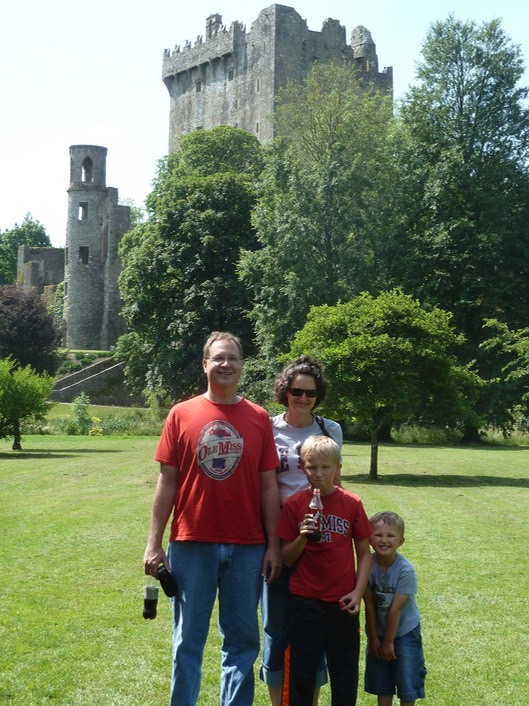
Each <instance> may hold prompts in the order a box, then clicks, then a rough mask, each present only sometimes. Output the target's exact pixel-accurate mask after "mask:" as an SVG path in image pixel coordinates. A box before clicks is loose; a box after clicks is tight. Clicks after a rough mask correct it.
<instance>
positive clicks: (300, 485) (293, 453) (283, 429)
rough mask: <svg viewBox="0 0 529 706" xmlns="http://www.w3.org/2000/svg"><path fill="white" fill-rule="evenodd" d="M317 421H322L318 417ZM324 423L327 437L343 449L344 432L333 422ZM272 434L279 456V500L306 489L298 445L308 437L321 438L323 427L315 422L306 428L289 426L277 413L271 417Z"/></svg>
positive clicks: (306, 483)
mask: <svg viewBox="0 0 529 706" xmlns="http://www.w3.org/2000/svg"><path fill="white" fill-rule="evenodd" d="M320 419H322V418H321V417H320ZM323 424H324V427H325V431H326V432H327V434H328V435H329V436H330V437H332V438H333V439H334V440H335V441H336V443H337V444H338V445H339V447H340V449H341V448H342V443H343V433H342V428H341V426H340V425H339V424H338V423H337V422H333V421H332V419H323ZM272 431H273V433H274V441H275V442H276V448H277V453H278V454H279V461H280V466H279V473H278V475H277V483H278V486H279V495H280V496H281V498H282V499H284V498H287V497H289V496H290V495H293V494H294V493H297V492H298V490H303V489H304V488H308V487H309V482H308V480H307V476H306V475H305V474H304V472H303V469H302V467H301V460H300V458H299V450H300V448H301V445H302V444H303V442H304V441H305V439H307V438H308V437H309V436H313V435H316V436H321V435H322V434H323V431H322V428H321V427H320V425H319V424H318V422H317V421H316V419H314V420H313V422H312V424H311V425H310V426H308V427H302V428H301V429H300V428H299V427H292V426H290V424H287V422H286V421H285V414H284V413H283V414H278V415H277V416H276V417H272Z"/></svg>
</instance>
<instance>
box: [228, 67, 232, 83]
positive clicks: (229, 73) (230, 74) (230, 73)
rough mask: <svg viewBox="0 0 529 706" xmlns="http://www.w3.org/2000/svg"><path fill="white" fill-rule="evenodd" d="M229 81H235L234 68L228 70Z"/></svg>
mask: <svg viewBox="0 0 529 706" xmlns="http://www.w3.org/2000/svg"><path fill="white" fill-rule="evenodd" d="M228 81H233V69H230V70H229V71H228Z"/></svg>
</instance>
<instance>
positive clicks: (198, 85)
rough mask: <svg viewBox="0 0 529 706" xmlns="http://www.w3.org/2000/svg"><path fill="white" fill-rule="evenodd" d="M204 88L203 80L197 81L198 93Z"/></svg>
mask: <svg viewBox="0 0 529 706" xmlns="http://www.w3.org/2000/svg"><path fill="white" fill-rule="evenodd" d="M201 90H202V81H195V91H196V93H200V91H201Z"/></svg>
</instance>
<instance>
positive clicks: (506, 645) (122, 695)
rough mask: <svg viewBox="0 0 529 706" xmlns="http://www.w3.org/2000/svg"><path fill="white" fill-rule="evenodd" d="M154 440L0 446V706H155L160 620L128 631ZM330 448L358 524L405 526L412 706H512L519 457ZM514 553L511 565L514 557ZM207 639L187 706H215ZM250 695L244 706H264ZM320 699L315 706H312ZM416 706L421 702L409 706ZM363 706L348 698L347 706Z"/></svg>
mask: <svg viewBox="0 0 529 706" xmlns="http://www.w3.org/2000/svg"><path fill="white" fill-rule="evenodd" d="M155 444H156V439H155V438H154V437H126V438H119V437H74V436H27V437H26V438H25V443H24V444H23V446H24V451H23V452H22V453H18V454H16V453H13V452H11V451H10V450H9V449H10V440H8V441H0V483H1V489H2V490H1V494H0V529H1V536H2V542H1V545H0V570H1V575H2V588H3V590H2V602H1V603H0V645H1V647H0V674H1V675H2V677H1V679H0V704H2V706H3V705H4V704H5V705H6V706H7V705H8V704H9V706H52V705H53V706H81V705H83V706H86V705H90V706H125V705H126V706H158V705H162V704H166V703H167V700H168V689H169V672H170V659H171V658H170V649H171V616H170V606H169V602H168V600H167V599H166V598H165V597H162V598H161V599H160V602H159V610H158V618H157V619H156V620H154V621H146V620H144V619H143V618H142V616H141V612H142V607H143V601H142V593H143V586H144V579H145V577H144V576H143V569H142V555H143V550H144V546H145V540H146V535H147V531H148V525H149V514H150V505H151V501H152V494H153V490H154V484H155V482H156V477H157V467H156V465H155V464H154V463H153V462H152V461H151V458H152V454H153V451H154V447H155ZM379 460H380V475H381V478H380V481H379V482H377V483H370V482H369V481H368V480H367V469H368V464H369V447H368V446H367V445H363V444H348V445H346V448H345V457H344V461H345V463H344V472H343V473H344V479H345V482H344V484H345V486H346V487H347V488H349V489H350V490H352V491H353V492H356V493H358V494H359V495H360V496H361V497H362V498H363V500H364V504H365V506H366V509H367V511H368V513H369V514H371V513H373V512H375V511H378V510H383V509H391V510H395V511H396V512H398V513H400V514H402V516H403V517H404V519H405V520H406V524H407V532H406V543H405V545H404V547H403V554H405V556H407V557H408V558H409V559H410V560H411V561H412V562H413V563H414V564H415V566H416V569H417V573H418V576H419V606H420V609H421V612H422V622H423V633H424V639H425V652H426V659H427V666H428V669H429V673H428V678H427V696H428V700H427V703H430V704H433V706H522V705H523V706H526V702H527V668H526V664H527V660H526V659H525V658H524V656H523V655H524V654H525V653H524V652H523V650H522V655H520V647H523V644H524V642H523V640H524V638H523V636H524V635H527V634H529V611H528V610H527V606H528V599H529V588H528V581H527V575H528V567H529V561H528V559H527V556H526V553H525V548H526V547H527V545H528V544H529V523H528V521H527V508H528V507H529V502H528V501H529V497H528V496H529V449H528V448H520V447H508V448H501V447H491V446H484V447H482V448H459V447H457V448H448V447H435V446H403V445H389V446H384V447H382V448H381V450H380V459H379ZM520 547H521V549H520ZM219 661H220V657H219V645H218V640H217V637H216V629H215V627H213V629H212V631H211V636H210V641H209V643H208V649H207V653H206V655H205V663H204V670H203V672H204V673H203V688H202V693H201V697H200V701H199V703H200V705H201V706H214V705H216V704H218V702H219V699H218V671H219V668H218V665H219ZM267 703H268V699H267V696H266V690H265V688H264V687H263V685H262V684H260V683H258V685H257V689H256V698H255V704H256V706H266V705H267ZM329 703H330V697H329V692H328V689H324V690H322V698H321V700H320V704H321V706H328V704H329ZM425 703H426V702H425ZM369 704H371V705H373V706H374V704H375V699H374V697H368V696H367V695H366V694H364V693H363V691H362V689H361V688H360V695H359V701H358V705H359V706H368V705H369Z"/></svg>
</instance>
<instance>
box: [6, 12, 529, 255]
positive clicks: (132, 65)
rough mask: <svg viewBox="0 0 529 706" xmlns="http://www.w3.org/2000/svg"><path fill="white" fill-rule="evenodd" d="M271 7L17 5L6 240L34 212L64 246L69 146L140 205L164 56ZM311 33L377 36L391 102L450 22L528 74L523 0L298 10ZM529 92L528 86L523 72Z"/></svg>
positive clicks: (164, 119)
mask: <svg viewBox="0 0 529 706" xmlns="http://www.w3.org/2000/svg"><path fill="white" fill-rule="evenodd" d="M270 4H271V3H269V2H267V0H196V1H195V2H192V3H191V4H190V5H187V4H186V3H181V2H177V0H152V2H146V1H145V0H90V2H83V1H82V0H47V1H46V2H43V0H19V1H18V2H9V3H7V2H6V3H3V6H2V12H1V13H0V230H7V229H10V228H13V227H14V225H15V224H17V223H18V224H20V223H21V222H22V221H23V220H24V216H25V214H26V213H27V212H29V213H31V215H32V217H33V218H34V219H35V220H38V221H40V222H41V223H42V224H43V225H44V227H45V228H46V231H47V233H48V235H49V236H50V239H51V242H52V244H53V245H55V246H57V247H62V246H64V244H65V236H66V217H67V193H66V189H67V188H68V184H69V147H70V145H76V144H92V145H102V146H104V147H107V148H108V156H107V186H113V187H116V188H117V189H118V190H119V197H120V200H122V199H132V200H133V202H134V203H135V204H136V205H138V206H142V205H143V202H144V199H145V197H146V196H147V194H148V193H149V191H150V190H151V184H152V179H153V178H154V176H155V174H156V167H157V162H158V160H159V159H161V158H162V157H163V156H164V155H165V154H166V153H167V149H168V147H167V145H168V133H169V94H168V92H167V89H166V88H165V86H164V84H163V82H162V80H161V73H162V58H163V50H164V49H165V48H169V49H173V47H174V46H175V45H176V44H179V45H181V46H182V45H184V43H185V41H186V40H188V39H189V40H190V41H191V42H194V41H195V39H196V37H197V35H203V34H204V28H205V23H206V18H207V17H208V16H209V15H211V14H215V13H218V14H220V15H222V19H223V23H224V24H225V25H226V26H228V27H229V26H230V25H231V23H232V22H234V21H239V22H242V23H243V24H245V25H246V29H247V31H248V30H249V29H250V27H251V24H252V22H253V21H254V20H255V19H257V16H258V14H259V12H260V11H261V10H262V9H264V8H265V7H268V6H269V5H270ZM282 4H287V5H289V6H291V7H294V8H295V9H296V11H297V12H298V13H299V14H300V15H301V17H302V18H303V19H306V20H307V24H308V27H309V29H311V30H314V31H320V30H321V27H322V24H323V22H324V21H325V20H326V19H327V18H329V17H330V18H332V19H336V20H339V21H340V23H341V24H342V25H344V26H345V28H346V37H347V41H349V39H350V34H351V31H352V29H353V28H354V27H356V26H357V25H364V26H365V27H367V29H369V30H370V32H371V34H372V37H373V40H374V42H375V44H376V47H377V54H378V61H379V67H380V68H382V67H384V66H392V67H393V76H394V95H395V98H396V99H399V98H400V97H402V96H403V95H404V94H405V92H406V91H407V89H408V87H409V86H410V85H411V84H412V83H413V82H414V76H415V67H416V63H417V61H418V60H419V59H420V51H421V46H422V43H423V41H424V39H425V37H426V34H427V31H428V28H429V27H430V25H431V23H432V22H434V21H436V20H444V19H446V18H447V17H448V15H449V14H450V13H452V14H454V16H455V17H456V18H458V19H461V20H468V19H472V20H476V21H477V22H478V23H481V22H489V21H490V20H492V19H493V18H500V19H501V20H502V27H503V29H504V31H505V32H506V34H507V35H508V36H509V37H510V39H511V40H512V42H514V43H515V44H519V45H520V47H521V49H522V54H523V56H524V58H525V63H526V64H527V63H529V33H528V31H527V28H528V27H529V3H527V1H526V0H504V2H503V3H500V2H497V0H459V1H458V2H456V1H454V0H401V2H397V0H370V2H358V3H354V2H351V0H325V2H322V0H296V1H295V2H294V1H293V2H288V3H287V2H283V3H282ZM523 83H524V84H529V72H527V71H526V73H525V75H524V79H523Z"/></svg>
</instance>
